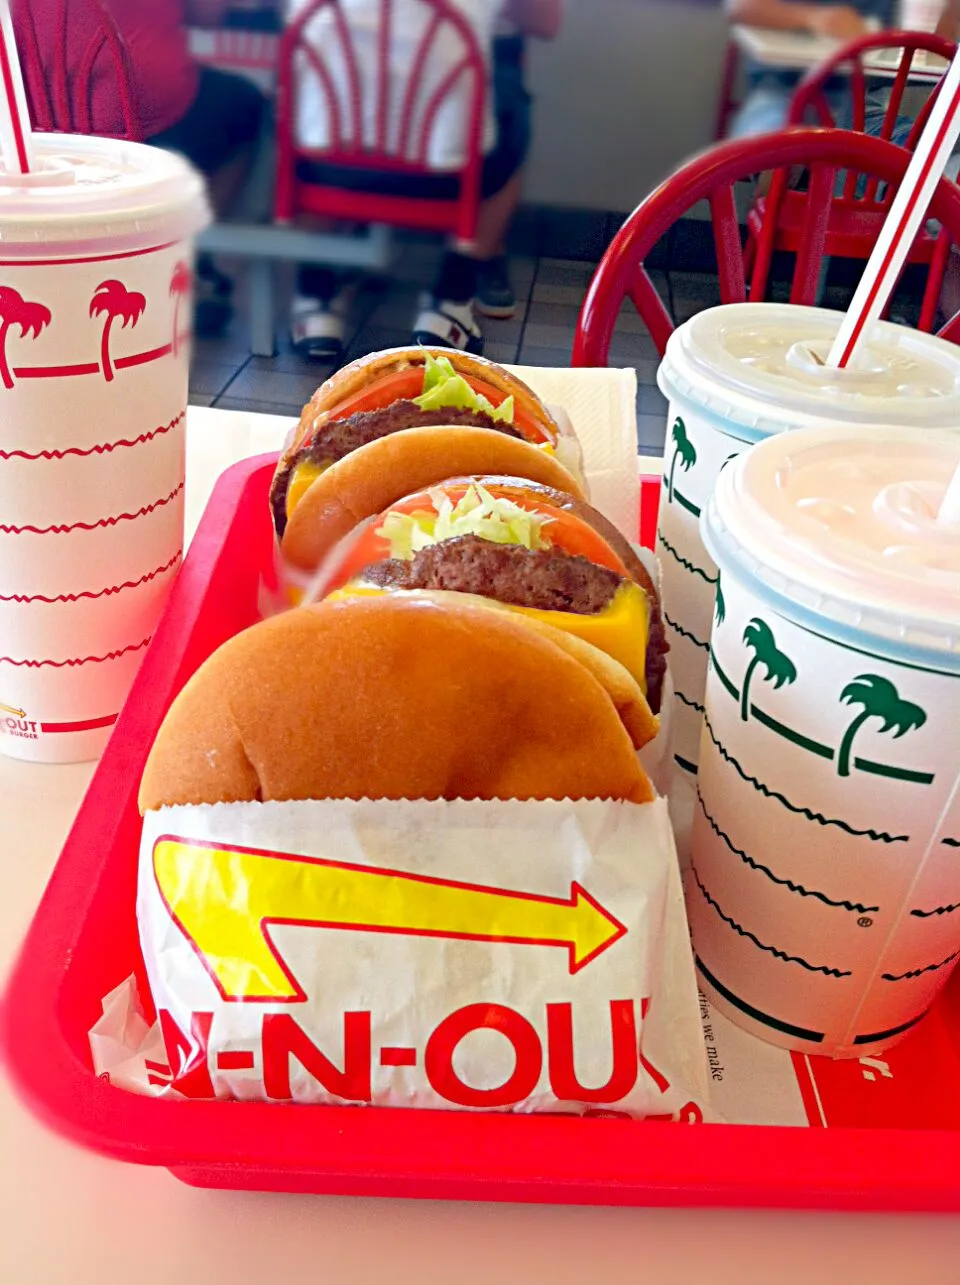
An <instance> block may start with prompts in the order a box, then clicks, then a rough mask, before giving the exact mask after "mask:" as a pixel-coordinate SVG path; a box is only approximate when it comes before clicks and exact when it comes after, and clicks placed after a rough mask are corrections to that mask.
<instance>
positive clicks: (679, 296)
mask: <svg viewBox="0 0 960 1285" xmlns="http://www.w3.org/2000/svg"><path fill="white" fill-rule="evenodd" d="M670 287H671V290H672V293H673V299H674V302H675V303H677V302H679V301H680V300H684V301H687V302H691V303H696V304H699V306H700V307H702V308H709V307H711V306H712V305H713V304H716V303H719V302H720V282H719V280H718V278H717V276H716V274H715V273H711V272H671V273H670Z"/></svg>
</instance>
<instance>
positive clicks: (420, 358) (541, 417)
mask: <svg viewBox="0 0 960 1285" xmlns="http://www.w3.org/2000/svg"><path fill="white" fill-rule="evenodd" d="M428 353H429V354H430V355H431V356H432V357H445V358H446V359H447V360H448V361H449V362H450V364H451V365H452V366H453V368H454V370H455V371H456V372H457V374H460V375H463V376H464V378H465V379H467V380H468V381H469V380H470V379H471V377H472V378H474V379H479V380H482V381H483V382H484V383H485V384H489V385H491V386H492V387H493V388H495V389H496V390H497V391H498V392H500V393H502V394H503V396H504V397H513V399H514V402H515V404H516V405H517V406H518V407H522V408H523V409H524V410H525V411H526V412H527V413H528V414H529V415H530V417H531V418H532V419H535V420H538V421H539V422H540V423H542V424H543V425H544V427H545V428H546V429H548V430H549V432H550V433H552V434H553V435H554V436H555V437H557V436H559V435H560V426H559V425H558V424H557V421H556V420H555V419H554V417H553V416H552V415H551V414H550V412H549V411H548V410H547V408H546V406H545V405H544V404H543V402H542V401H541V400H540V398H539V397H538V396H537V394H536V393H535V392H534V391H533V389H532V388H530V387H529V385H527V384H525V383H524V382H523V380H522V379H520V378H519V377H518V376H517V375H513V374H511V373H510V372H509V371H507V370H504V368H503V367H502V366H498V365H497V364H496V362H493V361H487V360H486V359H485V358H483V357H474V356H473V355H472V354H471V353H465V352H459V351H458V350H457V349H456V348H424V347H412V348H386V349H384V350H383V351H381V352H374V353H370V354H369V355H368V356H366V357H361V358H360V359H359V360H358V361H352V362H350V364H349V365H347V366H343V367H342V368H341V369H340V370H338V371H337V372H336V373H335V374H333V375H331V376H330V378H329V379H327V380H326V381H325V382H324V383H322V384H321V385H320V387H319V388H318V389H317V391H316V392H315V393H314V395H313V397H311V399H310V401H309V402H308V403H307V404H306V406H304V408H303V413H302V414H301V416H300V426H299V428H298V430H297V432H296V434H295V435H294V441H293V444H292V446H291V448H290V450H289V451H288V452H287V454H292V453H293V452H294V451H295V450H296V448H297V446H299V445H300V443H301V442H303V441H305V440H306V438H308V437H309V436H310V434H311V433H314V432H316V430H317V429H319V428H322V427H323V425H324V424H326V423H327V422H328V421H329V420H330V417H331V411H333V410H335V409H336V407H337V406H339V405H341V404H342V403H343V402H345V401H346V400H347V399H348V398H350V397H352V396H353V395H354V394H355V393H357V392H359V391H360V390H361V389H362V388H364V387H365V386H366V385H367V384H370V383H372V382H373V381H374V380H375V379H379V378H380V377H381V376H382V375H385V374H387V373H389V372H391V371H394V370H400V369H406V368H409V367H411V366H423V365H425V364H426V359H427V354H428ZM282 462H283V461H281V463H282Z"/></svg>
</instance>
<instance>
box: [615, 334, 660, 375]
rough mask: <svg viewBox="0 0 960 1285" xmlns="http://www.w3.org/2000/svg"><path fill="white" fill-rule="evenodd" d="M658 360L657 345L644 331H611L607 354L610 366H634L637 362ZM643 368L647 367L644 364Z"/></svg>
mask: <svg viewBox="0 0 960 1285" xmlns="http://www.w3.org/2000/svg"><path fill="white" fill-rule="evenodd" d="M659 360H660V354H659V353H658V352H657V346H656V344H655V343H654V342H653V340H652V339H651V338H650V335H649V334H648V333H647V332H646V331H641V332H638V333H632V332H630V331H627V330H615V331H614V332H613V338H612V339H611V340H610V355H609V364H610V365H611V366H635V365H637V363H638V362H644V363H645V362H650V361H656V362H659ZM644 369H645V370H647V369H649V368H648V367H646V366H645V367H644ZM643 382H645V383H646V382H649V381H647V380H644V381H643Z"/></svg>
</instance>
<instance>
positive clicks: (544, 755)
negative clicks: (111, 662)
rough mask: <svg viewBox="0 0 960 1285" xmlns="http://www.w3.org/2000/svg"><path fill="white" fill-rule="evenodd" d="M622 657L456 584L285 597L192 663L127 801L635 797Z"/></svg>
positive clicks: (629, 700)
mask: <svg viewBox="0 0 960 1285" xmlns="http://www.w3.org/2000/svg"><path fill="white" fill-rule="evenodd" d="M642 703H643V698H642V695H641V693H640V692H639V690H638V688H637V685H636V683H635V682H634V681H633V679H631V677H630V675H629V674H627V673H626V672H625V671H624V670H623V668H622V667H621V666H619V665H617V663H616V662H615V661H612V660H610V658H609V657H607V656H605V655H604V654H603V653H602V652H598V651H597V650H596V649H595V648H593V647H591V646H590V645H589V644H586V643H583V642H582V641H580V640H578V639H573V638H571V637H570V636H569V635H565V634H563V633H561V632H559V631H558V630H554V629H551V628H550V627H549V626H542V625H541V626H537V627H532V625H531V623H529V622H527V621H526V620H524V619H523V618H522V617H520V616H517V615H513V614H510V613H508V612H496V611H491V610H490V609H489V608H488V607H486V606H483V605H479V606H478V605H477V604H476V603H475V601H474V600H472V599H468V598H464V597H462V596H457V595H452V594H451V595H446V596H441V598H439V599H438V598H434V597H431V596H430V595H424V596H421V597H419V598H411V597H398V596H394V595H390V596H382V597H378V598H367V599H362V598H351V599H348V600H344V601H340V602H324V603H320V604H319V605H317V606H313V607H303V608H300V609H299V610H296V611H289V612H285V613H284V614H282V615H280V616H274V617H273V618H271V619H270V620H266V621H263V622H261V623H260V624H257V625H254V626H253V627H252V628H251V629H247V630H245V631H244V632H243V633H241V634H238V635H237V636H236V637H235V638H232V639H230V640H229V641H228V642H226V643H225V644H224V645H223V646H222V647H220V648H219V649H218V650H217V651H216V652H214V654H213V655H212V656H211V657H210V658H209V659H208V660H207V661H206V662H205V663H204V664H203V665H202V666H201V667H200V669H198V670H197V672H196V673H195V674H194V675H193V677H192V678H191V679H190V680H189V682H188V683H187V684H186V686H185V687H184V688H183V690H182V691H181V692H180V694H179V695H178V696H177V698H176V700H175V701H174V702H173V705H172V706H171V707H170V710H169V712H168V713H167V716H166V718H165V719H164V721H163V724H162V725H161V728H160V731H159V732H158V734H157V739H156V741H155V743H154V745H153V748H152V750H151V752H150V756H149V758H148V760H147V765H146V768H145V770H144V775H143V780H142V783H141V787H140V808H141V811H147V810H149V809H154V808H160V807H164V806H175V805H180V804H203V803H238V802H256V801H259V802H267V801H271V800H295V799H327V798H330V799H363V798H371V799H405V798H410V799H416V798H422V799H563V798H604V799H624V800H629V801H632V802H635V803H644V802H647V801H649V800H650V799H652V797H653V792H652V789H651V787H650V783H649V781H648V780H647V778H646V776H645V774H644V772H643V769H642V767H641V766H640V763H639V760H638V758H637V754H636V751H635V747H636V745H637V744H638V743H639V742H638V737H637V736H636V735H635V734H633V733H632V732H631V730H630V725H631V723H633V722H635V721H636V717H635V716H636V713H637V709H638V707H639V706H640V705H641V704H642Z"/></svg>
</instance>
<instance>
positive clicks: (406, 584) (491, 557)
mask: <svg viewBox="0 0 960 1285" xmlns="http://www.w3.org/2000/svg"><path fill="white" fill-rule="evenodd" d="M363 578H364V580H366V581H369V582H370V583H372V584H375V585H379V586H380V587H381V588H385V589H386V588H391V589H447V590H450V591H452V592H454V593H476V594H480V595H481V596H482V597H484V598H496V600H497V601H498V602H503V603H507V604H508V605H509V606H512V607H533V608H536V609H537V610H538V611H569V612H573V613H574V614H575V615H578V616H592V615H595V614H596V613H597V612H598V611H602V610H603V609H604V607H606V606H608V605H609V604H610V602H611V601H612V600H613V596H614V594H615V593H616V592H617V590H618V589H619V588H620V586H621V584H623V577H622V576H619V575H617V573H616V571H611V570H610V569H609V568H608V567H598V566H597V565H596V563H594V562H590V561H589V560H588V559H587V558H581V557H572V556H571V555H570V554H567V553H557V552H555V551H554V550H552V549H542V550H533V549H525V548H523V546H522V545H519V544H494V543H493V541H492V540H484V539H483V538H482V537H481V536H478V535H461V536H456V537H454V539H452V540H445V541H444V542H443V543H442V544H434V545H431V546H430V547H429V548H426V549H421V550H420V552H419V553H417V554H415V555H414V557H413V558H412V559H411V560H409V561H404V560H402V559H400V558H390V559H387V560H386V561H384V562H377V563H374V565H373V566H371V567H367V569H366V570H365V571H364V573H363Z"/></svg>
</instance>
